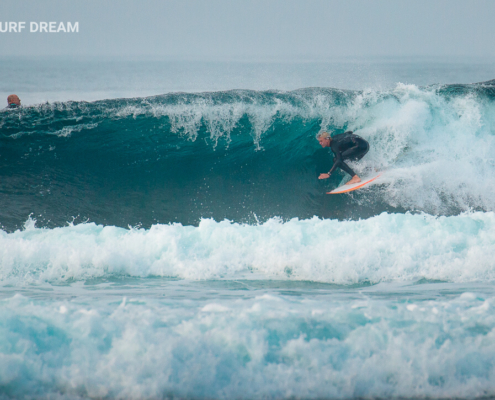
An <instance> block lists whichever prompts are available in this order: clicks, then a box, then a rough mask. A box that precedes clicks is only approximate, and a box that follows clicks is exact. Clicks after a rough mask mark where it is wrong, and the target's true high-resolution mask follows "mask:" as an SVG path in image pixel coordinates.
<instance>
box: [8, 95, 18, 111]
mask: <svg viewBox="0 0 495 400" xmlns="http://www.w3.org/2000/svg"><path fill="white" fill-rule="evenodd" d="M7 104H8V106H9V107H11V108H15V107H20V105H21V99H19V96H17V95H16V94H11V95H10V96H9V97H7Z"/></svg>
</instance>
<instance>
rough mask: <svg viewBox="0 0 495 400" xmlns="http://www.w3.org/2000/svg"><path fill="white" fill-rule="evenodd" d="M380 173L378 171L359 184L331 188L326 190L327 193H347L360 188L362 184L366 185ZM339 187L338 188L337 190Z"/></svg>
mask: <svg viewBox="0 0 495 400" xmlns="http://www.w3.org/2000/svg"><path fill="white" fill-rule="evenodd" d="M381 175H382V173H381V172H380V173H379V174H378V175H377V176H375V177H373V178H371V179H368V180H367V181H366V182H361V183H360V184H358V185H356V186H354V185H352V186H351V187H348V188H346V187H345V185H343V186H340V187H338V188H337V189H334V190H332V191H331V192H327V194H341V193H348V192H352V191H353V190H357V189H359V188H362V187H363V186H366V185H367V184H368V183H371V182H373V181H374V180H375V179H376V178H379V177H380V176H381ZM339 189H340V190H339Z"/></svg>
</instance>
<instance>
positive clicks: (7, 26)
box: [0, 22, 9, 33]
mask: <svg viewBox="0 0 495 400" xmlns="http://www.w3.org/2000/svg"><path fill="white" fill-rule="evenodd" d="M2 24H3V22H0V32H2V33H5V32H7V29H8V28H9V23H8V22H6V23H5V29H2Z"/></svg>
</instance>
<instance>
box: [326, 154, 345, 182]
mask: <svg viewBox="0 0 495 400" xmlns="http://www.w3.org/2000/svg"><path fill="white" fill-rule="evenodd" d="M340 164H342V154H341V153H340V151H337V152H336V153H335V159H334V160H333V165H332V168H330V171H328V176H330V175H332V174H333V172H334V171H335V170H336V169H337V168H338V167H339V165H340Z"/></svg>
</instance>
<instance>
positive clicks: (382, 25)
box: [0, 0, 495, 60]
mask: <svg viewBox="0 0 495 400" xmlns="http://www.w3.org/2000/svg"><path fill="white" fill-rule="evenodd" d="M494 16H495V1H493V0H477V1H473V0H469V1H459V0H414V1H401V0H376V1H372V0H345V1H344V0H340V1H333V0H328V1H320V0H313V1H311V0H309V1H308V0H304V1H303V0H262V1H258V0H242V1H241V0H236V1H234V0H230V1H227V0H180V1H175V0H174V1H170V0H139V1H138V0H72V1H69V0H42V1H41V0H21V1H10V0H9V1H7V0H2V1H1V4H0V21H2V22H7V21H26V22H28V23H29V22H30V21H47V22H49V21H57V22H59V21H64V22H65V21H71V22H75V21H78V22H79V26H80V32H79V33H77V34H63V33H42V34H40V33H29V32H28V31H27V30H26V31H24V32H22V33H0V54H2V55H26V56H30V55H70V56H78V55H84V56H87V55H89V56H102V55H110V56H137V57H139V56H158V57H165V58H194V59H213V60H225V59H242V60H249V59H258V60H259V59H271V58H275V59H280V58H287V59H291V58H296V59H305V58H309V59H332V58H335V57H346V56H365V57H369V56H475V57H489V58H494V57H495V44H494V43H495V40H494V39H495V24H494V23H493V17H494Z"/></svg>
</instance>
